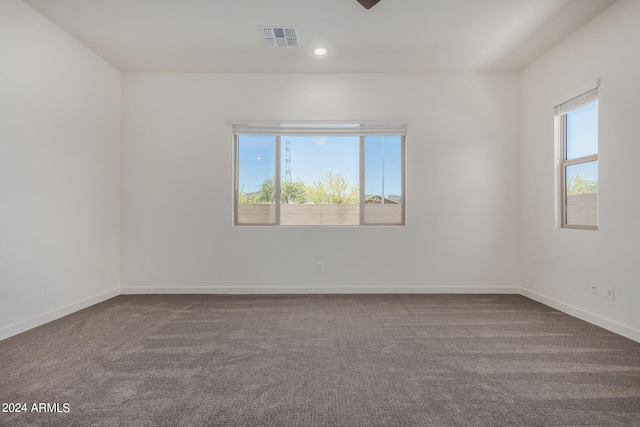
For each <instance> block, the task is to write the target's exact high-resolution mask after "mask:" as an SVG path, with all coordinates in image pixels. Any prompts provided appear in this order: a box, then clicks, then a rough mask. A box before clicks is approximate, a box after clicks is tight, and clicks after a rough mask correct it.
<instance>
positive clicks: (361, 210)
mask: <svg viewBox="0 0 640 427" xmlns="http://www.w3.org/2000/svg"><path fill="white" fill-rule="evenodd" d="M364 149H365V148H364V136H360V168H359V169H360V210H359V212H360V225H364V184H365V183H364V169H365V164H364V159H365V156H364Z"/></svg>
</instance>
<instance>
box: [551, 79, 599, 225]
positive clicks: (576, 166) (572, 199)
mask: <svg viewBox="0 0 640 427" xmlns="http://www.w3.org/2000/svg"><path fill="white" fill-rule="evenodd" d="M556 115H557V118H558V129H559V142H560V145H561V154H562V159H561V160H562V162H561V169H562V170H561V194H562V200H561V203H562V209H561V215H562V221H561V224H562V227H564V228H582V229H590V230H596V229H597V228H598V92H597V87H595V88H593V89H591V90H589V91H587V92H585V93H583V94H581V95H580V96H578V97H575V98H572V99H570V100H569V101H567V102H564V103H562V104H560V105H558V107H556Z"/></svg>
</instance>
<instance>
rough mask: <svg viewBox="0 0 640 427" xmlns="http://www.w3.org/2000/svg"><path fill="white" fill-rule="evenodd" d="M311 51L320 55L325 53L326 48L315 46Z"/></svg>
mask: <svg viewBox="0 0 640 427" xmlns="http://www.w3.org/2000/svg"><path fill="white" fill-rule="evenodd" d="M313 53H315V54H316V55H318V56H322V55H325V54H326V53H327V49H325V48H323V47H317V48H315V49H313Z"/></svg>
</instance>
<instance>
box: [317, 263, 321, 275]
mask: <svg viewBox="0 0 640 427" xmlns="http://www.w3.org/2000/svg"><path fill="white" fill-rule="evenodd" d="M316 273H322V263H321V262H316Z"/></svg>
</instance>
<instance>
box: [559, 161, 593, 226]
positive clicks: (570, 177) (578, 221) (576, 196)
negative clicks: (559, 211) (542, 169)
mask: <svg viewBox="0 0 640 427" xmlns="http://www.w3.org/2000/svg"><path fill="white" fill-rule="evenodd" d="M566 183H567V184H566V189H565V192H566V201H567V212H566V215H567V218H566V220H567V225H588V226H597V225H598V162H597V161H594V162H587V163H580V164H578V165H572V166H567V167H566Z"/></svg>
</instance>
